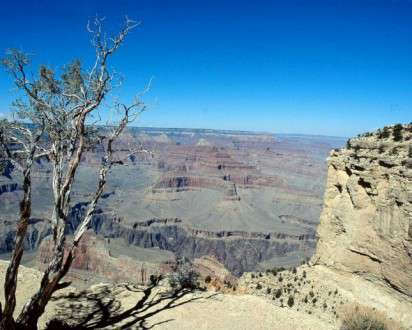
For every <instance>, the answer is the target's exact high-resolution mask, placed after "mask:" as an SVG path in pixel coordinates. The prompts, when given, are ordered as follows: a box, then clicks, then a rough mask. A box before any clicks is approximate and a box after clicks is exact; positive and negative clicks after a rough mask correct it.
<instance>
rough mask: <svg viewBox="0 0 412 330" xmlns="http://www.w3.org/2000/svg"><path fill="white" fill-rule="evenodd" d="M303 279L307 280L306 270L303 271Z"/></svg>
mask: <svg viewBox="0 0 412 330" xmlns="http://www.w3.org/2000/svg"><path fill="white" fill-rule="evenodd" d="M302 277H303V278H306V270H304V271H303V274H302Z"/></svg>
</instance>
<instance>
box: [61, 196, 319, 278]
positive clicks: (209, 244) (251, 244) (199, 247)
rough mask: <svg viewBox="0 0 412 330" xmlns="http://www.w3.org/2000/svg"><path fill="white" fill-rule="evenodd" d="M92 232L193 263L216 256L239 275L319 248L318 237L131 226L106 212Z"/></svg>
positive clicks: (176, 225)
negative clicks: (199, 259)
mask: <svg viewBox="0 0 412 330" xmlns="http://www.w3.org/2000/svg"><path fill="white" fill-rule="evenodd" d="M84 209H85V204H78V205H77V206H76V207H75V208H73V210H72V213H71V215H70V219H71V223H70V225H69V226H68V231H69V232H72V231H73V230H74V229H75V228H76V227H77V225H78V221H79V219H80V218H81V215H82V213H83V212H84ZM91 228H92V230H93V231H94V232H95V233H96V234H99V235H101V236H104V237H106V238H122V239H124V240H125V241H126V242H127V244H129V245H134V246H138V247H143V248H159V249H161V250H167V251H171V252H173V253H174V254H175V255H176V256H177V257H186V258H188V259H190V260H193V259H195V258H199V257H202V256H213V257H215V258H216V259H217V260H218V261H219V262H221V263H222V264H224V265H225V267H226V268H227V269H229V270H230V271H231V272H232V273H233V274H235V275H240V274H242V273H243V272H245V271H251V270H254V269H256V267H257V265H258V264H259V263H260V262H262V261H265V260H270V259H273V258H277V257H286V256H288V255H289V254H293V253H295V252H296V251H299V252H301V253H304V254H306V255H311V253H312V251H313V249H314V247H315V244H316V241H315V235H314V233H308V234H301V235H292V234H287V233H274V232H269V233H260V232H255V233H251V232H243V231H221V232H213V231H207V230H198V229H193V228H191V227H189V226H186V225H185V224H184V223H183V222H182V221H181V220H180V219H175V218H173V219H150V220H147V221H143V222H136V223H134V224H132V225H129V224H124V223H123V222H122V219H120V218H113V216H112V215H111V214H107V213H103V212H97V213H96V214H95V216H94V218H93V220H92V224H91Z"/></svg>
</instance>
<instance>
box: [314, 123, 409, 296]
mask: <svg viewBox="0 0 412 330" xmlns="http://www.w3.org/2000/svg"><path fill="white" fill-rule="evenodd" d="M399 132H400V133H399ZM411 135H412V125H405V126H403V127H401V128H400V127H399V126H398V127H396V126H395V127H389V128H386V129H385V130H381V131H378V132H375V133H373V134H367V135H364V136H361V137H358V138H354V139H351V140H349V141H348V147H347V148H345V149H342V150H339V151H336V150H335V151H332V152H331V154H330V158H329V163H328V179H327V186H326V192H325V199H324V207H323V211H322V214H321V220H320V225H319V227H318V236H319V242H318V245H317V251H316V254H315V256H314V258H313V259H312V261H313V262H314V263H315V264H318V265H325V266H327V267H329V268H331V269H334V270H338V271H343V272H349V273H352V274H357V275H359V276H361V277H363V278H364V279H366V280H368V281H371V282H373V283H377V284H379V285H381V286H385V287H386V288H388V289H390V290H392V289H393V290H396V291H397V292H399V293H401V294H402V295H406V297H409V298H411V297H412V159H411V145H412V141H411Z"/></svg>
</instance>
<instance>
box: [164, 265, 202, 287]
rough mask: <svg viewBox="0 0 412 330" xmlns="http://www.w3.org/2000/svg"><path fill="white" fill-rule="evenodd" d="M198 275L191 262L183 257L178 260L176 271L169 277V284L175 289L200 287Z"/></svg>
mask: <svg viewBox="0 0 412 330" xmlns="http://www.w3.org/2000/svg"><path fill="white" fill-rule="evenodd" d="M198 277H199V275H198V274H197V273H196V272H195V271H194V270H193V268H192V266H191V264H190V263H189V262H188V261H187V260H186V259H182V260H179V261H178V262H177V266H176V271H175V272H174V273H173V274H172V275H171V276H170V277H169V285H170V286H171V288H172V289H174V290H179V289H190V290H194V289H197V288H198V287H199V285H198V283H197V279H198Z"/></svg>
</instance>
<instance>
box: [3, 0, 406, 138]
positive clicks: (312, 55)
mask: <svg viewBox="0 0 412 330" xmlns="http://www.w3.org/2000/svg"><path fill="white" fill-rule="evenodd" d="M96 14H99V15H103V16H106V19H107V24H108V29H109V30H114V29H116V28H117V27H118V26H119V25H120V23H121V18H122V16H123V15H125V14H127V15H128V16H129V17H131V18H133V19H136V20H141V21H142V25H141V27H140V28H139V29H137V30H135V31H134V32H133V33H132V34H131V35H130V37H129V39H128V40H127V41H126V44H125V46H124V47H123V48H122V49H121V50H120V51H119V52H118V54H117V55H116V58H115V59H114V61H113V62H112V63H113V66H114V67H115V68H116V69H117V71H120V72H121V73H122V74H123V75H124V76H125V81H124V85H123V87H122V90H117V91H115V94H116V95H119V96H121V97H123V98H125V99H127V98H130V97H131V95H132V94H133V92H134V91H138V90H140V89H142V88H143V87H144V85H145V83H146V82H147V81H148V80H149V78H150V77H151V76H154V82H153V86H152V89H151V92H150V94H149V95H148V97H147V98H146V100H147V102H148V103H149V105H151V110H150V111H149V112H147V113H145V114H144V115H143V116H142V118H141V119H140V121H139V122H138V123H137V124H138V125H141V126H156V127H196V128H221V129H240V130H255V131H269V132H274V133H303V134H322V135H337V136H351V135H354V134H357V133H360V132H363V131H366V130H372V129H376V128H379V127H381V126H383V125H386V124H391V123H397V122H411V121H412V2H411V1H406V0H405V1H402V0H398V1H396V0H394V1H372V0H357V1H351V0H342V1H338V0H328V1H327V0H325V1H314V0H311V1H309V0H305V1H293V0H292V1H287V0H285V1H258V0H255V1H239V0H238V1H228V0H216V1H215V0H207V1H196V0H192V1H179V0H175V1H171V0H169V1H168V0H162V1H160V0H128V1H126V0H117V1H114V0H113V1H103V0H99V1H97V0H89V1H80V0H79V1H74V0H70V1H69V0H67V1H51V0H49V1H40V0H37V1H36V0H32V1H22V0H19V1H17V0H15V1H7V0H6V1H2V3H1V11H0V51H1V52H3V53H4V51H5V50H6V49H7V48H20V49H22V50H24V51H27V52H29V53H32V54H34V64H38V63H42V62H43V63H47V64H51V65H53V66H55V67H59V66H61V65H62V64H64V63H66V62H69V61H70V60H71V59H73V58H81V59H84V60H85V61H86V63H87V62H88V61H90V59H91V56H93V50H92V48H91V47H90V44H89V35H88V33H87V32H86V23H87V20H88V19H89V18H92V17H93V16H95V15H96ZM34 69H35V68H33V71H34ZM12 97H13V90H12V85H11V80H10V79H9V77H8V75H7V74H6V73H5V71H4V70H1V72H0V113H1V114H2V115H3V116H4V115H6V114H7V112H8V111H9V110H8V109H9V104H10V102H11V100H12Z"/></svg>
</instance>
